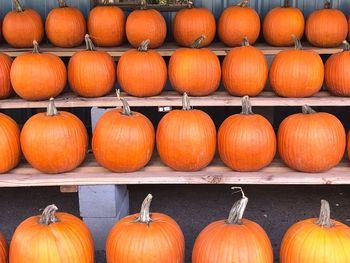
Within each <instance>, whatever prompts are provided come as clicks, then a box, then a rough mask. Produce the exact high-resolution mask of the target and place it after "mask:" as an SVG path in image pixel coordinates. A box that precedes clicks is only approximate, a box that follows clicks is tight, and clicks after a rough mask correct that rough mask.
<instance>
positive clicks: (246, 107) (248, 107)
mask: <svg viewBox="0 0 350 263" xmlns="http://www.w3.org/2000/svg"><path fill="white" fill-rule="evenodd" d="M241 114H243V115H252V114H254V112H253V110H252V104H251V103H250V99H249V96H244V97H243V99H242V112H241Z"/></svg>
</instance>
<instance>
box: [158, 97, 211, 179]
mask: <svg viewBox="0 0 350 263" xmlns="http://www.w3.org/2000/svg"><path fill="white" fill-rule="evenodd" d="M182 100H183V101H182V105H183V106H182V110H172V111H170V112H168V113H167V114H166V115H165V116H164V117H163V118H162V119H161V120H160V122H159V124H158V128H157V134H156V143H157V149H158V153H159V156H160V159H161V160H162V162H163V163H165V164H166V165H167V166H169V167H171V168H172V169H174V170H177V171H184V172H193V171H198V170H201V169H202V168H204V167H206V166H207V165H208V164H209V163H210V162H211V161H212V160H213V158H214V155H215V149H216V128H215V125H214V123H213V121H212V119H211V118H210V117H209V115H208V114H206V113H205V112H204V111H201V110H194V109H192V108H191V106H190V102H189V98H188V96H187V94H186V93H184V95H183V99H182Z"/></svg>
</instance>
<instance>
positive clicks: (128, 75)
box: [117, 40, 168, 97]
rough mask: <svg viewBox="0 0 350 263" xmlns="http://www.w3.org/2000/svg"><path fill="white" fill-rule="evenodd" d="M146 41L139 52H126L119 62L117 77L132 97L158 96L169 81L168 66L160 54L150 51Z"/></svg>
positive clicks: (132, 50) (133, 50)
mask: <svg viewBox="0 0 350 263" xmlns="http://www.w3.org/2000/svg"><path fill="white" fill-rule="evenodd" d="M149 43H150V41H149V40H145V41H143V42H142V44H141V45H140V46H139V48H138V49H137V50H135V49H131V50H128V51H126V52H125V53H124V54H123V55H122V56H121V57H120V60H119V61H118V67H117V76H118V81H119V84H120V86H121V87H122V89H123V90H124V91H125V92H127V93H129V94H130V95H132V96H137V97H149V96H155V95H158V94H159V93H160V92H161V91H162V90H163V88H164V86H165V84H166V81H167V76H168V72H167V66H166V64H165V61H164V59H163V57H162V56H161V55H159V53H158V52H156V51H153V50H148V45H149Z"/></svg>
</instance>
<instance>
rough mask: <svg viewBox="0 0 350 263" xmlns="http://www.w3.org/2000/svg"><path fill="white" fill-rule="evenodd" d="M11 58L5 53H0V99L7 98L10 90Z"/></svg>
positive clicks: (11, 90)
mask: <svg viewBox="0 0 350 263" xmlns="http://www.w3.org/2000/svg"><path fill="white" fill-rule="evenodd" d="M12 62H13V60H12V58H11V57H9V56H8V55H6V54H5V53H0V99H5V98H8V97H9V96H10V95H11V94H12V92H13V89H12V85H11V79H10V70H11V65H12Z"/></svg>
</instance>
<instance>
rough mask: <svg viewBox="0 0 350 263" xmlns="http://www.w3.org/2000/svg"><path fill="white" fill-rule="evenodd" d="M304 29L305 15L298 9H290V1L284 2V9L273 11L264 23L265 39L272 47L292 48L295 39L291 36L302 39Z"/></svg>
mask: <svg viewBox="0 0 350 263" xmlns="http://www.w3.org/2000/svg"><path fill="white" fill-rule="evenodd" d="M304 28H305V19H304V15H303V13H302V12H301V11H300V10H299V9H298V8H293V7H289V0H284V6H283V7H276V8H273V9H271V10H270V11H269V12H268V13H267V15H266V16H265V19H264V23H263V33H264V38H265V40H266V42H267V43H268V44H270V45H272V46H282V47H283V46H292V45H293V39H292V38H291V37H290V36H291V35H295V36H296V37H297V38H299V39H301V38H302V36H303V34H304Z"/></svg>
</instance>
